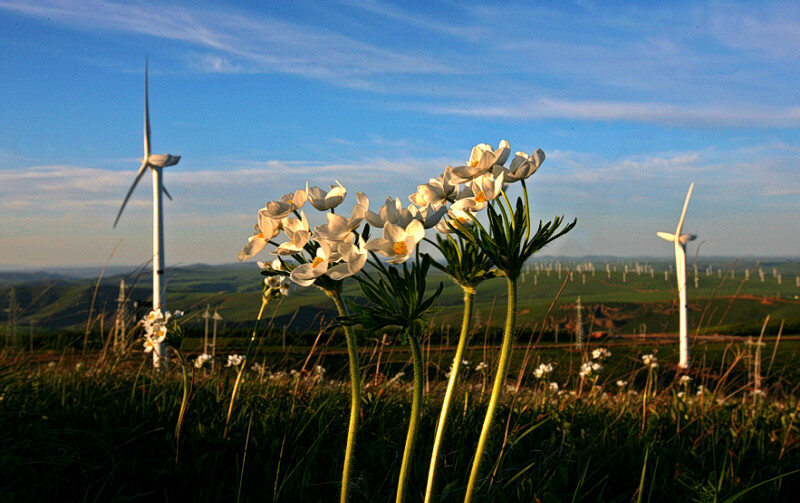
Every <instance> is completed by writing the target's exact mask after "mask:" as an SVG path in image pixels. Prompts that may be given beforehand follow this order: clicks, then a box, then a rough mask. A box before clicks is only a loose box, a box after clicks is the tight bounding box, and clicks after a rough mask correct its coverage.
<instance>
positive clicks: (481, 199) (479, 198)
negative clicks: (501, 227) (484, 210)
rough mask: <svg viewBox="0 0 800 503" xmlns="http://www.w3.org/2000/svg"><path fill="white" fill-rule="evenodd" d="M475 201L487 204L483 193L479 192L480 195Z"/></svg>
mask: <svg viewBox="0 0 800 503" xmlns="http://www.w3.org/2000/svg"><path fill="white" fill-rule="evenodd" d="M475 201H477V202H479V203H485V202H486V194H484V193H483V191H480V192H478V194H477V195H476V196H475Z"/></svg>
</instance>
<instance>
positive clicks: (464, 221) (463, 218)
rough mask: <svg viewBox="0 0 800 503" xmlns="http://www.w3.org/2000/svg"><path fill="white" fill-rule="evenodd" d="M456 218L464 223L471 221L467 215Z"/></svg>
mask: <svg viewBox="0 0 800 503" xmlns="http://www.w3.org/2000/svg"><path fill="white" fill-rule="evenodd" d="M456 220H458V221H459V222H461V223H462V224H465V223H467V222H469V218H467V217H458V218H456Z"/></svg>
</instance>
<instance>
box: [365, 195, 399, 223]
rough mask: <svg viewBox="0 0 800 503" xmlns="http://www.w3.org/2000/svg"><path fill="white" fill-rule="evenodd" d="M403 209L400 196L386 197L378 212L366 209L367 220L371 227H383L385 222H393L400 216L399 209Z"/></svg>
mask: <svg viewBox="0 0 800 503" xmlns="http://www.w3.org/2000/svg"><path fill="white" fill-rule="evenodd" d="M402 209H403V203H401V202H400V198H397V197H396V198H394V199H392V198H391V197H387V198H386V202H385V203H383V206H381V207H380V209H379V210H378V213H375V212H374V211H370V210H367V214H366V219H367V222H368V223H369V224H370V225H371V226H373V227H379V228H380V227H383V226H384V225H386V224H387V223H390V224H393V223H395V222H397V220H398V219H399V218H400V211H401V210H402Z"/></svg>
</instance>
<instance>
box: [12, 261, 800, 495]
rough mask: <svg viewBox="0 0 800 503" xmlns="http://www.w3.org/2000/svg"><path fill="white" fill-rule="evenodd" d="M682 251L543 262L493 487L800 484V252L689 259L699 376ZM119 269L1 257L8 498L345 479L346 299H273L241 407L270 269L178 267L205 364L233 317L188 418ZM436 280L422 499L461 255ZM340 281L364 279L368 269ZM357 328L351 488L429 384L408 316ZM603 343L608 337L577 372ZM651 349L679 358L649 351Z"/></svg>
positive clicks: (369, 482)
mask: <svg viewBox="0 0 800 503" xmlns="http://www.w3.org/2000/svg"><path fill="white" fill-rule="evenodd" d="M670 267H671V265H670V263H669V262H652V263H651V262H646V261H640V262H637V261H633V260H629V261H604V262H600V261H598V262H596V263H591V262H589V261H580V262H562V263H560V265H559V263H555V262H547V261H542V262H537V263H532V264H530V265H529V268H528V270H527V271H526V272H525V273H524V274H523V276H522V278H521V280H520V283H519V287H520V288H519V299H518V300H519V304H518V307H519V309H518V315H519V324H518V330H517V335H516V338H515V340H516V343H515V346H514V350H513V352H512V354H511V364H510V372H509V375H508V378H507V380H506V387H505V392H504V394H503V396H502V399H501V404H500V408H499V412H498V415H497V418H498V419H497V421H496V423H495V429H494V431H493V432H492V436H491V439H492V440H491V441H490V444H489V447H488V451H487V453H486V456H485V458H484V459H486V460H487V461H486V463H485V464H486V466H484V468H483V473H484V475H483V477H482V478H481V482H480V487H479V489H478V500H479V501H492V502H494V501H542V502H560V501H586V502H590V501H598V502H600V501H619V502H628V501H636V502H640V501H653V502H655V501H709V502H711V501H737V500H747V501H795V500H796V498H795V495H796V494H797V490H798V489H800V472H799V470H800V449H798V439H800V436H799V435H800V427H799V426H798V421H799V420H800V418H798V413H799V412H800V402H798V399H797V390H798V386H800V368H798V366H797V364H796V362H797V361H800V358H799V357H800V355H798V352H800V340H798V334H800V310H799V309H798V307H800V300H798V298H797V297H798V293H800V287H798V286H797V280H796V278H797V277H798V275H800V263H798V262H797V261H776V262H775V263H767V262H763V263H759V262H756V261H752V262H750V263H747V264H743V263H739V262H737V261H734V260H730V261H724V260H723V261H716V262H715V261H706V262H701V263H700V264H698V273H697V283H696V287H695V283H694V274H693V273H690V291H689V300H690V311H691V312H690V319H691V326H692V328H691V331H692V334H693V337H692V353H691V355H692V356H691V357H692V367H691V371H690V372H689V374H688V375H689V377H690V378H691V380H690V381H688V382H685V381H680V380H679V376H680V374H679V373H678V372H677V368H676V365H675V363H676V362H677V354H676V353H677V342H676V340H677V337H676V336H675V334H674V331H675V329H676V326H677V310H676V306H675V296H676V293H675V285H674V281H675V278H674V275H671V274H670ZM559 269H560V271H559ZM626 269H627V271H626ZM570 271H571V273H570ZM125 278H126V280H127V283H128V286H129V287H130V288H129V289H128V295H129V296H128V299H127V300H128V302H127V304H128V309H129V311H128V312H130V308H131V304H132V302H130V301H132V300H133V299H145V298H146V292H147V290H148V289H149V282H148V278H147V275H146V274H144V273H143V274H142V275H141V276H138V275H137V274H129V275H127V276H125ZM137 278H138V279H137ZM779 278H780V279H779ZM120 279H121V277H120V276H111V275H109V276H107V277H106V276H104V277H103V278H102V279H97V278H95V279H81V280H78V279H73V280H70V279H65V278H58V277H54V276H42V277H41V278H40V281H32V280H30V279H29V280H28V281H22V280H21V279H20V277H18V275H17V276H14V275H11V276H9V275H5V276H2V275H0V290H1V291H0V296H1V297H0V298H2V299H3V301H4V302H5V304H4V306H6V307H4V309H6V311H5V312H4V313H3V316H5V317H6V318H5V319H4V320H2V321H4V323H3V325H2V327H3V338H4V343H5V344H4V345H3V347H4V348H5V349H4V350H3V351H2V352H0V446H2V449H0V500H1V501H12V502H15V501H143V500H144V501H215V502H216V501H265V500H266V501H291V502H294V501H336V500H337V499H338V495H339V486H340V483H341V471H342V462H343V460H342V454H343V448H344V445H345V438H346V436H347V420H348V417H349V391H348V389H349V388H348V386H349V383H348V382H347V378H348V373H347V354H346V351H345V350H344V348H343V339H344V338H343V337H342V334H341V332H340V329H338V328H336V327H335V326H334V325H333V323H332V322H333V319H334V312H333V306H332V305H330V304H329V302H330V301H329V300H328V299H327V298H326V297H325V296H324V295H322V294H320V293H319V292H317V291H316V290H314V289H295V290H293V291H292V294H291V295H290V296H288V297H286V298H285V299H284V300H282V301H281V302H276V303H274V304H271V305H270V306H269V308H268V311H267V313H266V318H267V319H268V320H269V321H268V322H265V323H264V324H263V325H262V330H260V331H259V334H258V343H257V345H256V348H255V351H254V353H253V354H252V356H251V359H250V363H249V364H248V368H247V369H245V373H244V376H245V378H244V381H243V384H242V387H241V389H240V394H239V398H238V399H237V401H236V403H235V407H234V408H233V410H232V416H231V423H230V427H229V429H227V430H226V426H225V423H226V415H227V411H228V406H229V404H230V401H231V395H232V390H233V386H234V381H235V379H236V372H235V368H229V367H226V366H225V365H224V363H225V361H226V359H227V356H228V355H230V354H234V353H243V352H244V348H245V347H246V345H247V342H248V340H249V337H250V331H251V330H252V325H253V319H254V317H255V315H256V312H257V309H258V307H259V305H260V292H259V281H260V276H259V275H258V270H257V269H256V268H254V267H252V266H251V267H207V266H194V267H190V268H183V269H174V270H172V271H170V274H169V301H170V307H171V308H172V309H183V310H185V311H186V312H187V315H186V316H185V317H184V318H183V319H182V323H183V326H184V327H185V328H186V337H185V338H184V339H183V343H182V344H183V346H182V347H183V351H184V353H185V354H186V355H187V356H188V357H189V359H190V363H191V361H192V359H193V358H195V357H196V356H197V355H199V354H200V353H201V352H202V351H203V347H204V335H205V326H204V320H203V318H202V317H201V314H202V313H203V312H204V311H205V309H206V306H209V307H210V309H211V312H214V310H217V311H218V312H219V313H220V314H221V315H222V317H223V321H222V322H221V323H220V325H219V327H218V328H219V331H218V341H217V345H216V348H215V352H216V361H215V364H214V368H213V369H211V368H203V369H198V370H195V369H194V368H191V367H190V368H191V393H190V395H189V396H190V400H189V406H188V411H187V413H186V416H185V419H184V422H183V425H182V429H181V430H180V436H178V435H177V431H176V424H177V418H178V415H179V410H180V408H181V398H182V393H183V387H182V380H181V372H180V368H179V365H178V363H177V360H176V359H173V362H172V365H171V366H170V367H171V368H170V370H168V371H166V372H154V371H153V370H152V369H151V366H150V364H149V357H148V356H147V355H143V354H142V349H141V339H139V336H140V334H139V333H138V332H137V331H136V330H134V328H133V319H132V318H129V320H128V327H127V330H126V332H125V334H124V335H122V336H121V337H119V338H118V341H119V344H118V345H116V346H114V345H113V344H112V340H113V339H114V337H112V335H113V332H112V327H113V326H114V322H115V318H116V314H117V301H116V299H117V295H118V292H119V280H120ZM439 279H441V281H443V282H444V283H445V289H444V293H443V294H442V296H441V298H440V299H439V301H438V305H439V306H440V308H441V310H440V311H439V312H438V313H437V314H436V315H435V316H434V317H433V318H432V319H431V321H430V324H429V325H428V329H427V331H426V332H425V334H424V335H423V337H422V350H423V356H424V360H425V362H424V391H425V394H424V405H423V410H422V420H421V426H420V434H419V435H420V436H419V440H418V445H417V450H416V454H415V458H414V460H413V467H412V470H411V474H410V477H411V478H410V485H409V494H408V500H409V501H421V499H422V494H423V493H424V490H425V483H426V478H427V468H428V458H429V454H430V451H431V447H432V441H433V434H434V428H435V425H436V421H437V417H438V413H439V410H440V407H441V402H442V400H443V395H444V386H445V383H446V379H447V375H448V372H449V369H450V365H451V363H452V358H453V354H454V345H455V342H456V338H457V333H456V331H457V330H458V327H459V326H460V319H461V309H462V303H461V301H462V298H461V297H462V293H461V290H460V289H459V288H457V287H455V286H453V285H452V284H450V283H449V282H447V280H446V279H445V278H444V277H441V278H440V277H439V276H431V277H429V282H430V283H432V284H435V283H438V280H439ZM12 280H13V281H12ZM434 286H435V285H434ZM559 292H560V293H559ZM505 295H506V294H505V286H504V285H503V282H502V281H501V280H492V281H487V282H485V283H483V284H482V285H481V286H480V288H479V290H478V293H477V302H476V309H475V313H476V314H475V316H474V317H473V320H472V321H473V324H472V327H473V329H472V332H471V336H470V341H469V347H468V349H467V352H466V355H465V356H464V361H465V370H464V374H463V379H462V380H461V382H460V383H459V384H458V387H457V389H456V404H455V406H454V408H455V413H454V414H453V416H452V423H451V424H450V425H449V427H448V430H447V432H446V434H445V438H444V442H445V443H444V451H443V456H444V457H443V462H442V465H441V470H440V472H439V477H438V479H437V483H436V493H435V498H434V501H442V502H445V501H446V502H449V501H462V500H463V498H464V493H465V490H466V483H467V476H468V473H469V470H470V466H471V463H472V459H473V457H474V453H475V445H476V442H477V439H478V435H479V432H480V429H481V425H482V422H483V418H484V413H485V410H486V407H487V401H488V397H489V392H490V388H491V382H492V379H493V377H494V376H493V369H494V368H495V365H496V363H497V360H498V357H499V342H500V335H501V334H500V326H501V325H502V323H503V321H504V320H503V318H504V316H505V314H504V313H505V305H506V299H505ZM344 296H345V297H350V298H356V299H357V295H356V290H355V287H354V286H352V285H351V286H349V287H348V288H346V289H345V291H344ZM578 297H580V301H581V305H582V306H583V310H582V312H581V314H582V318H583V329H584V331H585V332H586V333H591V332H594V331H600V332H602V333H603V339H602V340H591V341H590V342H589V343H587V344H586V346H585V347H584V348H583V349H578V348H576V347H575V346H574V345H573V344H572V342H573V341H572V339H573V334H574V331H575V326H576V314H577V299H578ZM12 311H13V312H15V314H16V316H14V317H12V316H11V312H12ZM140 314H141V313H140ZM767 316H769V319H770V321H769V323H768V324H767V325H765V324H764V322H765V319H766V318H767ZM14 321H16V323H14ZM762 329H763V331H764V334H765V335H764V339H763V341H764V345H763V346H762V347H761V348H760V351H756V349H757V347H756V346H755V345H754V344H753V342H754V340H756V338H757V337H758V336H759V334H761V332H762ZM118 335H121V334H118ZM209 335H211V333H209ZM748 336H750V337H748ZM753 336H755V337H753ZM357 338H358V344H359V348H360V352H359V361H360V365H361V376H362V385H363V390H364V392H363V397H362V403H361V405H362V409H361V417H360V424H359V429H358V432H357V444H356V457H355V460H354V474H353V475H354V483H353V487H352V498H351V500H352V501H392V500H393V499H394V492H395V490H396V486H397V480H398V473H399V471H400V462H401V458H402V454H403V446H404V439H405V433H406V428H407V425H408V417H409V409H410V402H411V363H410V354H409V348H408V347H407V346H405V345H403V344H402V343H400V342H399V341H398V340H397V339H398V338H397V334H396V333H393V332H386V333H366V332H363V331H362V332H358V333H357ZM599 346H602V347H604V348H607V349H608V350H610V351H611V356H610V357H609V358H607V359H606V360H604V361H603V362H602V369H601V370H598V371H596V372H595V373H594V375H593V376H591V377H588V378H587V377H581V376H580V375H579V369H580V367H581V365H582V364H583V363H585V362H586V361H587V360H588V359H589V358H590V357H591V352H592V350H593V349H596V348H598V347H599ZM644 355H654V356H655V357H656V358H657V359H658V362H659V366H658V367H657V368H650V367H648V366H646V365H645V364H644V362H643V359H642V357H643V356H644ZM540 364H551V365H552V366H553V370H552V372H551V373H550V374H549V375H547V376H545V377H543V378H541V379H539V378H536V377H535V375H534V369H536V368H537V367H538V366H539V365H540ZM178 439H180V440H178Z"/></svg>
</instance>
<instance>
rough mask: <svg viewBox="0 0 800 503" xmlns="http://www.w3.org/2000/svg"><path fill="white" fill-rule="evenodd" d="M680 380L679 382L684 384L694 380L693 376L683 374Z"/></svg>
mask: <svg viewBox="0 0 800 503" xmlns="http://www.w3.org/2000/svg"><path fill="white" fill-rule="evenodd" d="M678 382H679V383H680V384H682V385H684V386H686V385H687V384H689V383H690V382H692V378H691V376H687V375H682V376H681V378H680V380H679V381H678Z"/></svg>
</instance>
